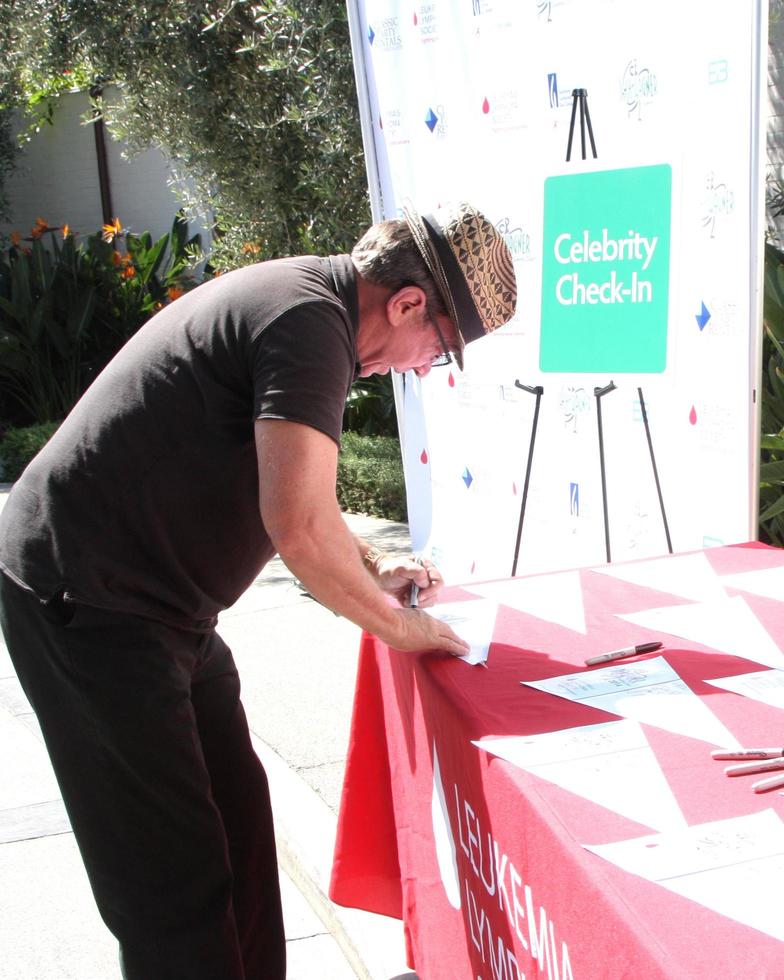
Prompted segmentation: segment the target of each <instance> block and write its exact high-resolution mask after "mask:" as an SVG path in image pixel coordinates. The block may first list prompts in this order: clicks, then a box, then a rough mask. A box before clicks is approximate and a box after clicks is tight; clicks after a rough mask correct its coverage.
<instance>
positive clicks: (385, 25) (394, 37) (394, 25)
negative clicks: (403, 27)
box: [368, 17, 403, 51]
mask: <svg viewBox="0 0 784 980" xmlns="http://www.w3.org/2000/svg"><path fill="white" fill-rule="evenodd" d="M368 41H370V44H371V46H372V47H373V49H374V50H376V51H398V50H399V49H400V48H402V47H403V38H402V35H401V33H400V18H399V17H384V18H383V19H382V20H380V21H376V22H374V23H373V24H368Z"/></svg>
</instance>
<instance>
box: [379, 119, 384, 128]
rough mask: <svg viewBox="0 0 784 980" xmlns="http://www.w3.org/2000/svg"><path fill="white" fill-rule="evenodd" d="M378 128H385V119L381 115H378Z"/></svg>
mask: <svg viewBox="0 0 784 980" xmlns="http://www.w3.org/2000/svg"><path fill="white" fill-rule="evenodd" d="M378 128H379V129H383V128H384V120H383V119H382V118H381V116H379V117H378Z"/></svg>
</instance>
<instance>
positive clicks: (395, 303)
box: [387, 286, 427, 326]
mask: <svg viewBox="0 0 784 980" xmlns="http://www.w3.org/2000/svg"><path fill="white" fill-rule="evenodd" d="M426 311H427V296H425V291H424V289H422V288H421V286H403V287H402V289H398V291H397V292H396V293H392V295H391V296H390V297H389V299H388V300H387V319H388V320H389V322H390V323H391V324H392V325H393V326H397V325H398V324H399V323H404V322H407V321H409V320H410V319H411V318H412V317H413V318H414V319H415V320H417V321H419V320H421V318H422V315H423V314H424V313H425V312H426Z"/></svg>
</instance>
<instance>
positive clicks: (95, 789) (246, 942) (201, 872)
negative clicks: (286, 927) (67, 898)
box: [0, 574, 286, 980]
mask: <svg viewBox="0 0 784 980" xmlns="http://www.w3.org/2000/svg"><path fill="white" fill-rule="evenodd" d="M0 621H2V628H3V632H4V634H5V637H6V642H7V645H8V649H9V652H10V655H11V659H12V661H13V663H14V666H15V668H16V671H17V674H18V675H19V679H20V681H21V684H22V687H23V688H24V691H25V693H26V695H27V697H28V698H29V700H30V703H31V704H32V705H33V708H34V709H35V712H36V714H37V716H38V720H39V722H40V724H41V729H42V731H43V734H44V739H45V741H46V745H47V748H48V750H49V755H50V757H51V760H52V765H53V767H54V771H55V774H56V776H57V779H58V782H59V784H60V789H61V791H62V795H63V800H64V802H65V806H66V809H67V811H68V815H69V817H70V819H71V823H72V826H73V830H74V835H75V837H76V841H77V843H78V845H79V848H80V851H81V854H82V858H83V860H84V863H85V867H86V868H87V874H88V876H89V879H90V884H91V886H92V889H93V893H94V895H95V899H96V902H97V904H98V908H99V910H100V913H101V915H102V917H103V919H104V921H105V922H106V924H107V926H108V927H109V929H110V930H111V931H112V932H113V933H114V935H115V936H116V937H117V939H118V940H119V943H120V961H121V964H122V968H123V975H124V976H125V977H126V978H127V980H283V978H284V977H285V974H286V947H285V937H284V932H283V918H282V914H281V907H280V890H279V886H278V872H277V860H276V854H275V840H274V836H273V826H272V812H271V809H270V801H269V790H268V786H267V777H266V774H265V773H264V770H263V768H262V766H261V763H260V762H259V760H258V757H257V756H256V754H255V752H254V751H253V748H252V746H251V741H250V734H249V731H248V724H247V721H246V718H245V712H244V710H243V707H242V704H241V702H240V697H239V695H240V684H239V678H238V675H237V670H236V667H235V666H234V661H233V659H232V656H231V651H230V650H229V648H228V647H227V646H226V644H225V643H224V642H223V641H222V640H221V638H220V637H219V636H218V635H217V634H216V633H214V632H213V633H210V634H207V635H204V634H196V633H188V632H187V631H181V630H176V629H171V628H169V627H166V626H162V625H160V624H158V623H153V622H151V621H147V620H144V619H141V618H139V617H136V616H129V615H125V614H118V613H111V612H106V611H102V610H99V609H94V608H91V607H89V606H83V605H74V604H72V603H65V602H63V601H62V600H54V601H52V602H51V603H48V604H46V605H44V604H42V603H41V602H39V600H38V599H36V598H35V597H34V596H33V595H31V594H30V593H28V592H27V591H26V590H24V589H21V588H19V587H18V586H17V585H16V583H14V582H13V581H12V580H10V579H9V578H8V577H7V576H5V575H3V574H0Z"/></svg>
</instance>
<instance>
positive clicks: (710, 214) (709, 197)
mask: <svg viewBox="0 0 784 980" xmlns="http://www.w3.org/2000/svg"><path fill="white" fill-rule="evenodd" d="M700 210H701V212H702V227H703V228H706V229H707V230H708V232H709V233H710V237H711V238H715V237H716V233H717V232H718V231H720V230H721V226H722V223H723V222H724V220H725V219H726V218H727V216H728V215H730V214H732V212H733V211H734V210H735V194H734V192H733V190H732V188H731V187H730V186H729V185H728V184H726V183H725V182H724V181H722V180H719V179H717V177H716V174H715V173H714V172H713V171H710V173H708V175H707V176H706V178H705V195H704V196H703V199H702V206H701V209H700Z"/></svg>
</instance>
